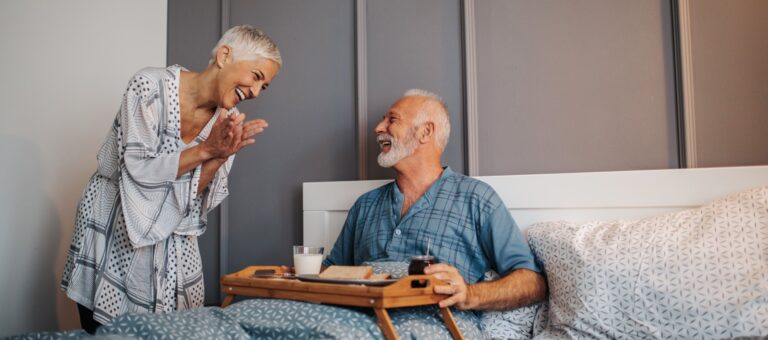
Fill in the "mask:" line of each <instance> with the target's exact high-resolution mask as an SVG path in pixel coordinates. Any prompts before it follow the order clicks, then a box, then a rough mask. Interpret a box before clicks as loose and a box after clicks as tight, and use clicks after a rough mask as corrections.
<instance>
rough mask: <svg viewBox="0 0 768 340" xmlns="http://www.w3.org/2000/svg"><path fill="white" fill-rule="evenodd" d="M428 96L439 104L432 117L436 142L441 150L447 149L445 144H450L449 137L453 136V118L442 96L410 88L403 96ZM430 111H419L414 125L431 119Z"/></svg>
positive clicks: (416, 125)
mask: <svg viewBox="0 0 768 340" xmlns="http://www.w3.org/2000/svg"><path fill="white" fill-rule="evenodd" d="M414 96H416V97H427V98H428V99H429V100H430V101H432V102H434V103H435V104H437V110H435V111H436V112H434V114H433V115H432V116H433V117H434V118H433V119H432V120H433V122H432V123H434V124H435V142H436V143H437V147H438V148H440V151H442V150H445V146H446V145H448V138H449V137H450V136H451V118H450V114H449V113H448V108H447V107H446V106H445V101H444V100H443V98H442V97H440V96H438V95H437V94H435V93H433V92H429V91H427V90H422V89H410V90H408V91H405V93H404V94H403V97H414ZM429 116H430V115H429V113H428V112H426V110H419V113H418V114H417V115H416V117H415V118H414V123H413V126H414V127H418V126H420V125H421V124H424V123H426V122H428V121H430V117H429Z"/></svg>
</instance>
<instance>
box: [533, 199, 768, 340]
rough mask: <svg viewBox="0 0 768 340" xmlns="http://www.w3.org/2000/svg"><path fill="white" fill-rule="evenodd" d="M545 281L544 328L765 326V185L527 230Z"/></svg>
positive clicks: (623, 330)
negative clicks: (671, 208)
mask: <svg viewBox="0 0 768 340" xmlns="http://www.w3.org/2000/svg"><path fill="white" fill-rule="evenodd" d="M528 240H529V244H530V245H531V248H532V250H533V252H534V253H535V254H536V256H537V258H538V259H539V261H541V263H542V265H543V268H544V271H545V273H546V276H547V281H548V284H549V292H550V298H549V315H548V317H549V320H548V324H547V328H546V329H545V330H544V331H543V333H542V334H539V335H541V336H543V337H561V336H569V337H571V338H589V337H597V338H706V339H714V338H732V337H737V336H756V335H766V334H768V187H763V188H758V189H754V190H750V191H746V192H743V193H739V194H735V195H732V196H729V197H727V198H724V199H721V200H718V201H715V202H713V203H711V204H708V205H705V206H703V207H701V208H697V209H690V210H685V211H681V212H677V213H671V214H666V215H662V216H658V217H652V218H646V219H642V220H639V221H612V222H590V223H584V224H575V223H568V222H552V223H543V224H537V225H535V226H533V227H532V228H531V229H530V230H529V232H528Z"/></svg>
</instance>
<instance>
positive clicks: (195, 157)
mask: <svg viewBox="0 0 768 340" xmlns="http://www.w3.org/2000/svg"><path fill="white" fill-rule="evenodd" d="M212 158H213V157H212V156H211V153H210V152H208V151H207V150H206V149H205V148H204V147H203V145H202V144H198V145H195V146H193V147H191V148H189V149H186V150H184V151H182V152H181V156H180V157H179V171H178V172H177V173H176V177H181V175H183V174H185V173H187V172H190V171H192V170H194V169H195V168H196V167H197V166H198V165H200V164H201V163H205V162H206V161H208V160H210V159H212Z"/></svg>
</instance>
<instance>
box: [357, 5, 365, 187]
mask: <svg viewBox="0 0 768 340" xmlns="http://www.w3.org/2000/svg"><path fill="white" fill-rule="evenodd" d="M367 15H368V7H367V6H366V2H365V0H356V1H355V82H356V83H357V93H356V100H355V102H356V103H355V104H356V112H357V178H358V179H359V180H365V179H368V31H367V25H368V22H367Z"/></svg>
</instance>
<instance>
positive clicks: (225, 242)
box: [219, 0, 230, 299]
mask: <svg viewBox="0 0 768 340" xmlns="http://www.w3.org/2000/svg"><path fill="white" fill-rule="evenodd" d="M229 11H230V3H229V0H221V31H220V32H219V37H221V36H222V35H224V32H226V31H227V30H228V29H229ZM228 201H229V200H228V199H227V198H224V200H223V201H221V204H219V277H222V276H223V275H225V274H228V269H229V203H228ZM219 295H220V297H221V298H222V299H223V298H224V292H223V291H222V290H221V289H219Z"/></svg>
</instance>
